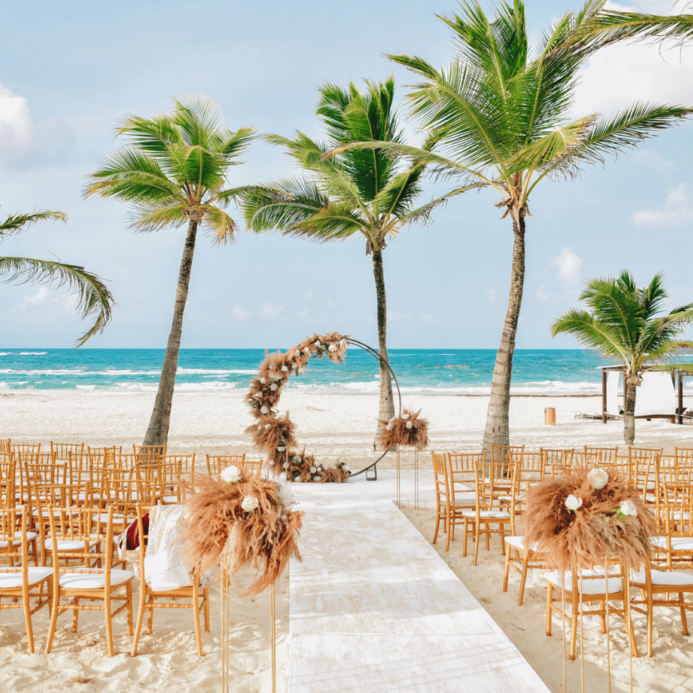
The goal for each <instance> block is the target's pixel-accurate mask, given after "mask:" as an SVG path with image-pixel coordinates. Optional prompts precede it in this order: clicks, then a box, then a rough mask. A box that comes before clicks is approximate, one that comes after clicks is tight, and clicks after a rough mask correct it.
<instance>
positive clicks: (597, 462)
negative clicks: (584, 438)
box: [583, 445, 618, 467]
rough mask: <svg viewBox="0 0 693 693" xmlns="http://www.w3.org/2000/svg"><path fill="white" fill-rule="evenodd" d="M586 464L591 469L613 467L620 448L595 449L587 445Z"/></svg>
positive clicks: (585, 450)
mask: <svg viewBox="0 0 693 693" xmlns="http://www.w3.org/2000/svg"><path fill="white" fill-rule="evenodd" d="M583 452H584V453H585V458H586V459H585V462H586V463H587V464H589V466H591V467H611V466H612V465H613V464H614V463H615V462H616V455H618V447H615V448H595V447H590V446H588V445H585V448H584V450H583ZM587 458H589V460H588V459H587Z"/></svg>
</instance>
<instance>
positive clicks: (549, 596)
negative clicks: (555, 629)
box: [546, 584, 553, 636]
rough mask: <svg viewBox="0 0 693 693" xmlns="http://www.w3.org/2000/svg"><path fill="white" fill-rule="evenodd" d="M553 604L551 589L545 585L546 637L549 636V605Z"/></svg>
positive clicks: (549, 585) (548, 585)
mask: <svg viewBox="0 0 693 693" xmlns="http://www.w3.org/2000/svg"><path fill="white" fill-rule="evenodd" d="M552 604H553V587H552V586H551V584H547V585H546V635H549V636H550V635H551V615H552V614H551V611H552V608H551V605H552Z"/></svg>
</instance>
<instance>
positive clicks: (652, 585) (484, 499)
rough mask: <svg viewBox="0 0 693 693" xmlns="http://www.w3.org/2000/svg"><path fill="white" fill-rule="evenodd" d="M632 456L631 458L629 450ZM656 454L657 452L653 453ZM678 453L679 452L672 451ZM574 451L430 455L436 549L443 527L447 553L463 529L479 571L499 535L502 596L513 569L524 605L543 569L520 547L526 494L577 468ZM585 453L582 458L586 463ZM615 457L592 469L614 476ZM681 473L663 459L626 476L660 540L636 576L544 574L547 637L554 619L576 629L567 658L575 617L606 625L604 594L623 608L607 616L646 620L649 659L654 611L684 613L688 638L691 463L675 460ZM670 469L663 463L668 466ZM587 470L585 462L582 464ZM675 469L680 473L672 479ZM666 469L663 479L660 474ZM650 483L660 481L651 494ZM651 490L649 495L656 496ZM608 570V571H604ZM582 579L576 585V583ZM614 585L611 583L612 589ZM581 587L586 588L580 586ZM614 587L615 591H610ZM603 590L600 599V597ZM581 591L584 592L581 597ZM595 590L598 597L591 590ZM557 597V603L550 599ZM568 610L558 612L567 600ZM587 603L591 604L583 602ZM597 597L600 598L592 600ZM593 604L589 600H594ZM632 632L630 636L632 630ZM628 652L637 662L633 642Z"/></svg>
mask: <svg viewBox="0 0 693 693" xmlns="http://www.w3.org/2000/svg"><path fill="white" fill-rule="evenodd" d="M629 452H631V451H629ZM655 452H657V451H655ZM677 452H678V451H677ZM572 453H574V451H558V450H556V451H547V450H542V451H540V452H539V453H528V452H524V451H518V450H517V449H515V450H508V449H506V450H505V451H496V450H494V451H493V452H492V453H491V454H490V455H488V456H487V455H486V454H485V453H479V454H464V453H446V454H437V453H433V454H432V461H433V471H434V480H435V488H436V497H437V504H436V505H437V511H436V525H435V529H434V538H433V543H435V542H436V540H437V537H438V532H439V529H440V526H441V524H442V526H443V530H444V531H445V532H446V533H447V544H446V550H448V549H449V544H450V541H453V540H454V537H455V525H456V524H462V525H463V526H464V530H463V531H464V544H463V556H466V554H467V540H468V538H472V539H473V540H474V542H475V549H474V565H476V564H477V559H478V549H479V545H480V540H481V537H482V536H483V537H484V538H485V542H486V549H487V550H488V549H489V540H490V537H491V536H492V535H493V534H499V535H500V541H501V552H502V553H503V554H504V555H505V573H504V579H503V591H506V590H507V588H508V578H509V573H510V571H511V570H514V571H515V572H517V573H518V574H519V575H520V593H519V600H518V605H520V606H521V605H522V602H523V597H524V590H525V582H526V578H527V574H528V571H529V570H530V569H534V568H543V567H544V564H543V560H542V556H541V554H540V553H539V552H538V551H537V547H528V546H526V545H525V542H524V538H523V536H522V533H521V529H520V527H521V522H522V515H523V513H524V509H525V499H526V494H527V491H528V489H529V487H530V486H531V485H532V484H536V483H540V482H541V481H542V480H543V479H545V478H547V477H549V476H552V477H555V476H556V475H560V474H565V473H570V472H571V471H573V470H574V469H575V465H574V463H573V462H574V460H575V455H574V454H572ZM585 454H586V453H582V455H583V456H584V455H585ZM618 457H620V456H617V455H614V456H613V457H612V458H611V459H610V460H609V461H606V462H602V461H601V459H599V460H598V461H596V460H595V461H593V462H592V464H591V465H590V466H597V465H599V466H602V467H607V468H610V469H614V468H615V469H617V470H618V469H619V460H618ZM677 457H678V462H679V466H678V467H676V466H675V465H669V464H667V463H666V462H665V464H664V465H661V466H660V463H661V456H659V457H658V456H657V455H651V456H650V459H649V460H647V461H646V463H645V464H644V466H647V467H652V468H653V469H654V470H655V471H654V476H653V477H649V476H646V477H645V478H644V481H642V480H641V483H639V477H638V476H637V475H632V476H630V477H626V478H628V479H629V481H630V482H631V483H632V484H633V486H634V487H636V488H638V489H639V491H640V493H641V494H642V496H643V499H644V500H648V499H649V507H650V509H651V511H652V512H653V513H654V515H655V517H656V518H657V520H658V526H659V534H658V536H657V537H653V538H652V561H651V565H648V566H647V567H646V568H645V570H644V571H641V573H640V574H637V575H628V576H625V575H623V574H619V573H618V571H619V570H621V571H623V570H624V569H623V567H622V566H618V565H616V566H612V567H610V568H609V567H608V566H607V568H608V569H609V570H610V571H611V572H612V573H614V575H610V576H609V578H608V580H609V582H608V584H607V578H606V576H605V574H604V571H601V572H600V571H599V570H597V571H592V572H591V573H590V572H589V571H587V572H586V571H582V572H581V574H580V575H579V576H571V575H570V574H568V575H567V576H562V575H561V576H559V575H558V574H557V573H547V574H546V576H545V577H546V581H547V634H548V635H550V634H551V624H550V622H551V614H552V613H559V614H560V615H561V616H562V617H563V618H564V619H566V620H569V621H570V622H571V624H572V625H573V630H572V639H571V658H573V657H574V655H575V640H574V636H575V632H576V630H575V628H574V626H575V623H576V620H577V617H578V615H579V614H580V613H584V614H589V615H599V616H600V617H601V618H602V623H604V619H605V618H606V615H605V614H606V612H605V601H606V599H605V597H604V594H603V592H605V591H606V588H607V587H609V589H608V592H609V598H608V601H609V602H619V601H621V602H622V608H621V609H620V611H619V609H618V608H617V607H615V608H613V609H611V608H610V610H609V612H610V613H621V615H622V616H623V617H624V618H625V614H626V613H627V610H626V609H625V607H624V606H623V600H624V599H626V600H627V602H628V604H631V605H632V606H633V608H634V609H635V610H642V611H643V613H646V614H647V620H648V621H647V622H648V634H647V642H648V654H649V655H650V656H651V654H652V632H653V612H654V608H655V607H657V606H669V607H678V608H679V609H680V613H681V620H682V628H683V631H684V633H685V634H687V633H688V629H687V623H686V610H687V609H693V603H691V602H686V601H685V598H684V595H685V594H686V593H689V592H693V575H690V574H687V573H681V572H680V570H678V571H677V569H680V568H691V567H693V485H692V484H691V480H690V467H691V465H690V463H689V460H690V459H691V458H690V457H686V456H683V455H679V456H677ZM646 458H647V456H646V455H645V454H638V453H636V454H633V455H631V456H628V457H626V456H624V458H622V459H621V462H620V464H621V470H620V471H619V474H622V473H623V469H624V466H625V467H628V466H629V465H631V466H636V467H637V465H638V461H639V460H646ZM667 462H668V461H667ZM579 465H580V466H583V465H584V459H582V460H580V461H579ZM672 468H673V469H676V470H678V471H679V472H681V473H676V474H675V473H673V472H672V471H671V470H672ZM662 469H664V470H666V473H664V475H663V476H662V475H661V474H660V472H661V470H662ZM648 479H657V481H656V482H654V484H655V486H654V487H652V488H650V486H649V483H651V482H649V481H648ZM653 491H654V492H653ZM605 570H606V569H605ZM578 577H579V580H578ZM612 580H613V581H614V582H613V584H611V583H612ZM583 583H584V585H585V586H584V588H581V586H580V585H581V584H583ZM629 585H630V586H631V587H633V588H634V592H637V591H639V592H640V599H633V598H631V596H630V593H629V588H628V586H629ZM616 587H619V588H620V590H617V589H615V588H616ZM600 588H601V589H602V593H599V592H598V590H599V589H600ZM583 589H584V592H583V591H582V590H583ZM595 590H597V591H595ZM554 593H556V594H558V596H555V594H554ZM563 593H565V595H566V599H567V604H568V605H569V607H570V608H569V609H566V610H565V612H564V611H563V608H562V603H563V598H564V594H563ZM583 595H584V597H589V599H583ZM594 595H597V596H594ZM593 597H594V598H593ZM583 602H588V603H590V604H592V603H594V602H600V607H599V608H598V609H596V610H594V609H592V610H590V611H588V610H587V609H586V607H585V605H584V604H583ZM631 633H632V630H631ZM631 646H632V647H633V651H634V653H635V654H636V655H637V646H636V644H635V640H634V637H631Z"/></svg>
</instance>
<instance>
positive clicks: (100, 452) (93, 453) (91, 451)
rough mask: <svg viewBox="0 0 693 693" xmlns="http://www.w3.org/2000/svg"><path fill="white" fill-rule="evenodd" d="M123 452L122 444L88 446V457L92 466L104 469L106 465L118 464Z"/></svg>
mask: <svg viewBox="0 0 693 693" xmlns="http://www.w3.org/2000/svg"><path fill="white" fill-rule="evenodd" d="M122 454H123V447H122V445H121V446H116V445H111V446H110V447H91V446H87V457H88V459H89V466H90V467H99V468H101V469H103V467H105V466H116V465H117V464H118V460H119V459H120V456H121V455H122Z"/></svg>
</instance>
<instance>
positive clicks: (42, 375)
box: [0, 347, 604, 395]
mask: <svg viewBox="0 0 693 693" xmlns="http://www.w3.org/2000/svg"><path fill="white" fill-rule="evenodd" d="M270 351H272V350H270ZM275 351H276V350H275ZM264 353H265V352H264V350H263V349H182V350H181V352H180V358H179V362H178V376H177V380H176V387H177V389H178V390H180V391H187V392H228V391H239V392H243V391H244V390H245V389H246V388H247V386H248V383H249V380H250V378H251V377H252V376H253V375H254V374H255V373H256V371H257V367H258V365H259V364H260V362H261V360H262V358H263V357H264ZM495 356H496V352H495V350H493V349H457V350H456V349H393V350H391V351H390V364H391V366H392V368H393V370H394V372H395V374H396V376H397V379H398V382H399V385H400V388H401V391H402V393H403V394H404V393H420V394H439V395H484V394H488V393H489V391H490V385H491V378H492V375H493V365H494V361H495ZM163 359H164V350H163V349H39V348H34V349H2V348H0V393H1V392H12V391H22V392H23V393H32V392H35V393H40V392H42V391H45V390H61V391H65V390H68V391H69V390H73V391H75V392H78V391H81V392H85V391H90V392H94V393H97V392H101V391H109V392H116V393H129V392H154V391H155V390H156V388H157V384H158V380H159V373H160V368H161V365H162V363H163ZM600 365H604V362H603V361H602V360H601V359H600V358H599V356H597V355H596V354H594V353H592V352H589V351H583V350H578V349H564V350H560V349H519V350H517V351H516V352H515V359H514V368H513V386H512V392H513V394H523V395H590V394H598V393H599V392H601V375H600V372H599V370H598V366H600ZM287 387H288V388H289V389H297V390H302V391H305V392H333V393H335V392H336V393H343V394H368V393H373V394H377V392H378V363H377V361H376V360H375V359H374V358H373V357H372V356H370V355H368V354H367V353H365V352H363V351H361V350H360V349H358V348H356V347H350V348H349V351H348V353H347V358H346V363H344V364H343V365H335V364H332V363H330V362H328V361H327V360H324V361H317V360H312V361H311V362H310V363H309V364H308V368H306V370H305V372H304V373H303V374H302V375H301V376H299V377H296V376H293V377H292V378H291V379H290V381H289V384H288V386H287Z"/></svg>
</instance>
